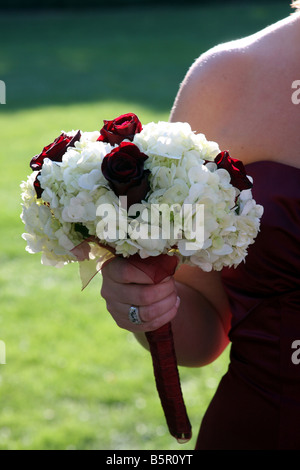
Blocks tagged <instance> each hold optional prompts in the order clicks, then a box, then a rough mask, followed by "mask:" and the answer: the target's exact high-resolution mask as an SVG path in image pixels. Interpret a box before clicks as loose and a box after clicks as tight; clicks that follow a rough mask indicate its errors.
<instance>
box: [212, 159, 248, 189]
mask: <svg viewBox="0 0 300 470" xmlns="http://www.w3.org/2000/svg"><path fill="white" fill-rule="evenodd" d="M215 163H216V165H217V167H218V168H224V170H227V171H228V173H229V174H230V177H231V181H230V182H231V184H232V185H233V186H234V187H235V188H237V189H239V190H240V191H243V189H250V188H252V186H253V185H252V183H251V181H250V180H249V178H248V177H247V173H246V170H245V167H244V165H243V163H242V162H241V160H236V159H235V158H231V157H230V155H229V153H228V152H226V151H225V152H221V153H219V155H217V156H216V158H215Z"/></svg>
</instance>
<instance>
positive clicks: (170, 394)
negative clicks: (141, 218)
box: [129, 255, 192, 444]
mask: <svg viewBox="0 0 300 470" xmlns="http://www.w3.org/2000/svg"><path fill="white" fill-rule="evenodd" d="M129 261H130V262H131V263H132V264H134V265H135V266H136V267H138V268H139V269H141V270H142V271H144V272H145V273H146V274H148V275H149V277H150V278H151V279H152V280H153V282H154V283H157V282H160V281H162V280H163V279H164V278H165V277H167V276H170V275H172V274H174V272H175V269H176V266H177V262H178V260H177V258H176V256H169V255H159V256H157V257H151V258H146V259H143V260H142V259H141V258H139V257H138V258H137V257H135V256H133V257H131V258H129ZM145 334H146V338H147V340H148V343H149V347H150V353H151V358H152V364H153V372H154V377H155V381H156V388H157V391H158V395H159V398H160V401H161V405H162V408H163V411H164V414H165V418H166V422H167V425H168V428H169V432H170V434H171V435H172V436H173V437H175V439H176V440H177V442H178V443H180V444H182V443H185V442H187V441H189V440H190V439H191V436H192V431H191V424H190V421H189V418H188V415H187V412H186V407H185V404H184V399H183V395H182V390H181V385H180V377H179V372H178V367H177V358H176V352H175V347H174V340H173V332H172V326H171V323H170V322H169V323H167V324H165V325H163V326H162V327H160V328H158V329H157V330H154V331H148V332H146V333H145Z"/></svg>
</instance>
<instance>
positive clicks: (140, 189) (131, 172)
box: [101, 142, 150, 208]
mask: <svg viewBox="0 0 300 470" xmlns="http://www.w3.org/2000/svg"><path fill="white" fill-rule="evenodd" d="M147 158H148V157H147V155H145V154H144V153H142V152H140V150H139V149H138V147H137V146H136V145H134V144H132V143H131V142H122V143H121V144H120V145H119V146H118V147H116V148H114V149H113V150H112V151H111V152H110V153H109V154H107V155H106V156H105V157H104V159H103V162H102V166H101V169H102V173H103V175H104V176H105V178H106V179H107V181H109V185H110V187H111V189H112V190H113V191H114V193H115V194H116V195H117V196H127V208H128V207H130V206H131V205H132V204H135V203H138V202H140V201H141V200H142V199H144V198H145V196H146V194H147V192H148V191H149V182H148V175H149V173H150V172H149V170H144V162H145V160H146V159H147Z"/></svg>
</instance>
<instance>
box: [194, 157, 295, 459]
mask: <svg viewBox="0 0 300 470" xmlns="http://www.w3.org/2000/svg"><path fill="white" fill-rule="evenodd" d="M246 168H247V173H248V174H249V175H251V176H253V178H254V187H253V196H254V199H255V200H256V202H257V203H259V204H262V205H263V206H264V215H263V217H262V223H261V231H260V233H259V235H258V237H257V239H256V242H255V243H254V245H251V246H250V248H249V252H248V256H247V257H246V262H245V263H243V264H241V265H240V266H238V267H237V268H236V269H226V270H224V273H223V280H224V285H225V288H226V291H227V293H228V296H229V299H230V303H231V307H232V314H233V318H232V325H231V330H230V333H229V338H230V340H231V342H232V344H231V351H230V365H229V368H228V372H227V373H226V374H225V376H224V377H223V378H222V380H221V382H220V385H219V387H218V389H217V391H216V394H215V396H214V398H213V399H212V401H211V403H210V405H209V407H208V410H207V412H206V414H205V416H204V418H203V421H202V424H201V428H200V432H199V437H198V441H197V445H196V449H198V450H200V449H207V450H208V449H220V450H221V449H229V450H249V449H250V450H270V449H271V450H275V449H278V450H279V449H300V363H299V364H298V362H299V361H298V360H297V347H296V346H297V343H295V344H294V345H293V343H294V341H296V340H300V169H297V168H294V167H292V166H289V165H285V164H281V163H276V162H270V161H264V162H256V163H252V164H250V165H247V167H246ZM299 344H300V342H299ZM295 348H296V349H295ZM298 350H299V355H298V358H299V359H300V347H299V346H298ZM295 359H296V360H295Z"/></svg>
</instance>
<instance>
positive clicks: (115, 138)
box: [97, 113, 142, 145]
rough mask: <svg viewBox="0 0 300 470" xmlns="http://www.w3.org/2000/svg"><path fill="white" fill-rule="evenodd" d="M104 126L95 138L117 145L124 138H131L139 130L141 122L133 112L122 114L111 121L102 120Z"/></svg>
mask: <svg viewBox="0 0 300 470" xmlns="http://www.w3.org/2000/svg"><path fill="white" fill-rule="evenodd" d="M103 122H104V126H103V127H102V129H101V131H100V134H101V135H100V137H98V139H97V140H100V141H101V142H109V143H110V144H111V145H116V144H117V145H119V144H120V143H121V142H122V141H123V140H124V139H128V140H133V137H134V135H135V134H137V133H139V132H141V130H142V124H141V122H140V121H139V119H138V117H137V116H136V115H135V114H133V113H128V114H123V115H122V116H119V117H117V118H116V119H113V120H112V121H105V120H104V121H103Z"/></svg>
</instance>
